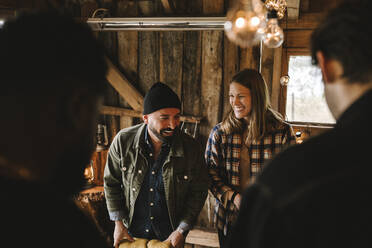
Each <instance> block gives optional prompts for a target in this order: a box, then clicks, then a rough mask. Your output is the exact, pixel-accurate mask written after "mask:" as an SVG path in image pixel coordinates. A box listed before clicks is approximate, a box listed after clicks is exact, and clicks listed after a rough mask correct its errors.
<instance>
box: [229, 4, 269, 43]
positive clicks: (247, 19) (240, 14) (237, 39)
mask: <svg viewBox="0 0 372 248" xmlns="http://www.w3.org/2000/svg"><path fill="white" fill-rule="evenodd" d="M264 16H265V15H264V8H263V5H262V3H261V1H260V0H237V1H236V2H235V4H234V6H233V7H232V8H231V9H230V10H229V11H228V12H227V16H226V17H227V21H226V22H225V26H224V28H225V32H226V36H227V37H228V38H229V39H230V40H231V41H232V42H234V43H235V44H237V45H239V46H241V47H249V46H254V45H256V44H258V43H259V42H260V40H261V38H262V36H261V35H260V33H257V31H258V30H259V29H261V30H262V29H264V27H265V25H266V20H265V18H264Z"/></svg>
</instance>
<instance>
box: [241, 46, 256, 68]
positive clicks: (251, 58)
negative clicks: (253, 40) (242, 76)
mask: <svg viewBox="0 0 372 248" xmlns="http://www.w3.org/2000/svg"><path fill="white" fill-rule="evenodd" d="M239 53H240V54H239V56H240V65H239V70H243V69H245V68H249V69H255V70H259V69H260V53H261V51H260V45H256V46H253V47H248V48H239Z"/></svg>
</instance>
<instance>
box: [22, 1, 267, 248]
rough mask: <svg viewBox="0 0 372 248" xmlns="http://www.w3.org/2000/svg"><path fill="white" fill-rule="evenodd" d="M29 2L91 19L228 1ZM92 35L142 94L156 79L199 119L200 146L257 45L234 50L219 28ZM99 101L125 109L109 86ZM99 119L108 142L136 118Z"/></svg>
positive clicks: (217, 10) (215, 11) (211, 7)
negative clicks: (99, 13) (98, 14)
mask: <svg viewBox="0 0 372 248" xmlns="http://www.w3.org/2000/svg"><path fill="white" fill-rule="evenodd" d="M30 2H31V1H30ZM35 2H38V0H35V1H32V3H33V4H31V3H30V6H27V7H29V8H37V7H38V6H39V7H40V6H41V7H43V8H47V7H53V6H57V7H58V8H59V9H64V10H65V11H66V12H69V13H71V14H72V15H73V16H75V17H91V16H92V14H93V12H94V11H95V10H96V9H98V8H106V9H108V10H109V13H110V16H111V17H133V16H138V17H141V16H225V15H226V9H227V8H228V7H229V6H230V4H231V0H188V1H184V0H177V1H176V0H174V1H169V2H170V3H171V5H170V7H169V8H167V9H164V6H163V4H162V1H161V0H148V1H146V0H141V1H134V0H67V1H51V0H50V1H48V0H44V1H42V0H40V1H39V2H40V4H39V5H38V4H37V3H35ZM41 2H42V3H43V4H41ZM97 37H98V38H99V39H100V40H101V41H102V42H103V44H104V46H105V50H106V55H107V56H108V58H109V59H110V60H111V62H112V63H113V64H114V65H115V66H116V67H117V68H118V69H119V70H120V72H121V73H122V74H123V75H125V77H126V78H127V79H128V80H129V81H130V82H131V83H132V85H133V86H134V87H135V88H136V89H137V90H138V91H139V92H140V93H141V94H142V96H144V95H145V93H146V91H147V90H148V89H149V88H150V87H151V85H152V84H153V83H155V82H157V81H162V82H164V83H166V84H167V85H169V86H170V87H171V88H172V89H173V90H174V91H175V92H176V93H177V94H178V95H179V96H180V98H181V101H182V108H183V110H182V112H183V113H182V114H184V115H193V116H202V117H203V120H202V122H201V124H200V125H199V126H198V129H197V132H196V134H197V139H198V140H199V141H200V143H201V144H202V146H203V147H205V144H206V141H207V137H208V135H209V132H210V130H211V129H212V127H213V126H214V125H216V124H217V123H218V122H220V121H221V120H222V118H223V116H224V115H226V114H227V112H228V111H229V110H230V106H229V103H228V86H229V82H230V80H231V77H232V76H233V75H234V74H235V73H236V72H237V71H239V70H240V69H243V68H255V69H259V67H260V66H259V63H260V47H259V46H257V47H254V48H248V49H241V48H238V47H237V46H236V45H234V44H232V43H231V42H230V41H228V40H227V38H226V36H225V34H224V32H223V31H184V32H181V31H173V32H170V31H166V32H155V31H154V32H152V31H146V32H143V31H141V32H138V31H119V32H99V33H97ZM104 104H105V105H107V106H116V107H125V108H130V107H129V105H128V103H127V102H126V101H125V100H124V99H123V98H122V97H121V96H120V95H119V94H118V93H117V92H116V91H115V89H114V88H113V87H112V86H111V85H110V84H108V90H107V92H106V94H105V99H104ZM99 121H100V122H101V124H105V125H107V129H108V137H109V142H111V140H112V139H113V137H114V136H115V134H116V133H117V132H118V131H119V130H120V129H122V128H124V127H128V126H131V125H133V124H136V123H139V122H141V120H140V119H139V118H132V117H125V116H124V117H119V116H112V115H101V116H100V120H99ZM184 127H186V128H187V130H188V131H189V132H190V133H194V128H195V125H194V124H190V123H185V124H184ZM214 203H215V200H214V199H213V196H211V194H209V197H208V199H207V201H206V203H205V206H204V208H203V211H202V213H201V215H200V217H199V220H198V225H199V226H201V227H204V228H213V224H212V222H213V208H214ZM187 247H194V248H201V247H205V246H198V245H188V246H187Z"/></svg>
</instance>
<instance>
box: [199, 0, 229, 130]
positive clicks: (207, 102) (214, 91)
mask: <svg viewBox="0 0 372 248" xmlns="http://www.w3.org/2000/svg"><path fill="white" fill-rule="evenodd" d="M223 6H224V2H223V1H222V0H215V1H207V0H203V12H204V14H205V15H217V14H221V13H223V11H224V9H223ZM222 47H223V32H222V31H204V32H203V33H202V64H201V67H202V84H201V96H202V116H204V117H205V118H206V120H205V122H204V123H203V125H201V129H200V131H201V134H202V135H204V136H208V134H209V132H210V130H211V129H212V128H213V126H214V125H216V124H217V123H218V122H219V121H220V120H221V109H220V106H221V104H220V101H221V95H222V94H221V89H222V72H223V68H222V66H223V65H222V64H223V60H222V59H223V56H222V53H221V52H222V51H223V49H222Z"/></svg>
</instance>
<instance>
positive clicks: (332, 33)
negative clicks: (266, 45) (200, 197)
mask: <svg viewBox="0 0 372 248" xmlns="http://www.w3.org/2000/svg"><path fill="white" fill-rule="evenodd" d="M371 13H372V1H370V0H353V1H347V2H345V3H343V4H341V5H339V7H337V8H336V9H334V10H333V11H331V12H330V13H329V15H328V16H327V18H326V19H325V20H324V21H323V23H322V24H321V25H320V26H319V27H318V28H317V29H316V30H315V31H314V33H313V34H312V38H311V44H312V57H313V62H314V64H316V65H318V66H319V67H320V68H321V70H322V73H323V80H324V93H325V97H326V101H327V104H328V106H329V109H330V110H331V113H332V114H333V116H334V117H335V119H336V120H337V123H336V125H335V127H334V128H333V129H332V130H330V131H328V132H326V133H324V134H322V135H320V136H317V137H314V138H311V139H309V140H307V141H305V142H304V143H303V144H301V145H298V146H293V147H292V148H288V150H286V151H284V152H282V153H280V154H279V155H278V156H277V157H276V158H275V159H274V160H273V162H272V163H270V164H268V166H267V167H266V169H264V171H263V173H262V174H261V175H260V176H259V177H258V178H257V180H256V183H255V184H253V185H252V186H251V187H249V188H248V189H247V190H246V192H245V193H244V195H243V200H242V203H241V208H240V214H239V216H238V220H237V223H236V225H235V227H234V231H233V233H232V236H231V239H230V244H229V247H231V248H236V247H249V248H256V247H270V248H273V247H286V248H288V247H312V248H314V247H372V225H371V223H372V211H371V209H372V201H370V198H371V196H372V180H371V174H372V157H371V154H372V152H371V151H372V149H371V145H370V140H371V139H372V132H371V127H372V125H371V123H372V90H371V89H372V59H371V58H372V49H371V47H370V46H371V44H372V26H371V25H370V24H371V21H370V20H371V19H370V18H371ZM314 111H315V110H314Z"/></svg>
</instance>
